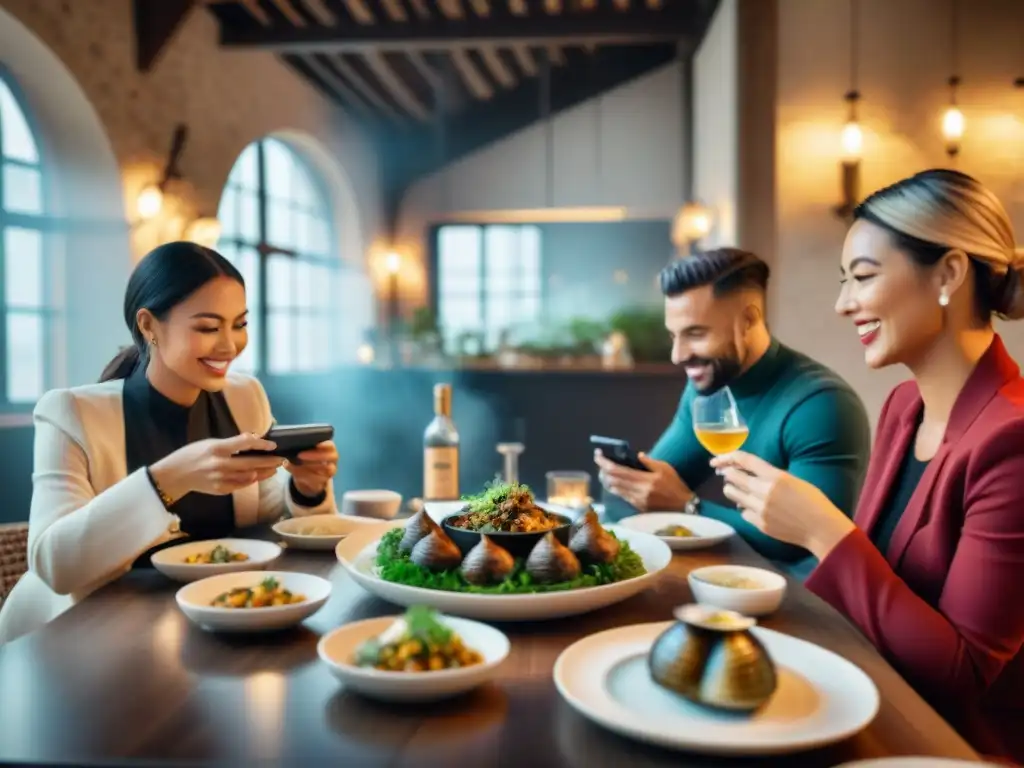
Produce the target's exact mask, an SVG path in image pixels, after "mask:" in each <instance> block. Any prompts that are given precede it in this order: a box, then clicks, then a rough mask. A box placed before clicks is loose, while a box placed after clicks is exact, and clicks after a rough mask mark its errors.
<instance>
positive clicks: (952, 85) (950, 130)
mask: <svg viewBox="0 0 1024 768" xmlns="http://www.w3.org/2000/svg"><path fill="white" fill-rule="evenodd" d="M959 85H960V78H959V77H956V76H955V75H954V76H953V77H951V78H949V101H950V104H949V108H948V109H947V110H946V112H945V114H943V116H942V136H943V137H944V138H945V140H946V154H947V155H949V156H950V157H956V155H957V154H959V152H960V140H961V139H962V138H963V136H964V125H965V121H964V113H963V112H961V111H960V108H959V107H958V106H957V104H956V89H957V86H959Z"/></svg>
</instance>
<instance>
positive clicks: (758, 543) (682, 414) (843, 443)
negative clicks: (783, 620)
mask: <svg viewBox="0 0 1024 768" xmlns="http://www.w3.org/2000/svg"><path fill="white" fill-rule="evenodd" d="M729 388H730V390H732V393H733V396H734V397H735V398H736V404H737V406H738V407H739V410H740V413H741V414H742V415H743V418H744V419H745V420H746V422H747V425H748V426H749V428H750V435H749V437H748V438H747V441H746V443H745V444H744V445H743V447H742V449H741V450H743V451H745V452H747V453H751V454H754V455H755V456H760V457H761V458H762V459H764V460H765V461H767V462H769V463H771V464H772V465H773V466H776V467H779V468H780V469H784V470H786V471H788V472H790V473H792V474H793V475H795V476H796V477H799V478H802V479H803V480H806V481H808V482H809V483H811V484H813V485H815V486H817V487H818V488H819V489H821V490H822V491H823V492H824V493H825V495H826V496H828V497H829V499H830V500H831V501H832V503H833V504H835V505H836V506H837V507H838V508H839V509H841V510H842V511H843V512H844V513H845V514H846V515H848V516H850V517H852V516H853V511H854V507H855V504H856V502H857V496H858V495H859V493H860V486H861V483H862V482H863V480H864V473H865V471H866V469H867V463H868V455H869V453H870V450H871V428H870V426H869V424H868V418H867V413H866V411H865V409H864V404H863V403H862V402H861V400H860V398H859V397H857V395H856V394H855V393H854V391H853V390H852V389H851V388H850V386H849V385H848V384H847V383H846V382H845V381H843V380H842V379H841V378H840V377H839V376H838V375H837V374H835V373H833V372H832V371H831V370H829V369H828V368H826V367H825V366H823V365H821V364H820V363H818V362H815V361H814V360H812V359H810V358H809V357H807V356H806V355H803V354H801V353H799V352H797V351H795V350H792V349H790V348H788V347H786V346H785V345H783V344H780V343H779V342H778V341H777V340H775V339H773V340H772V343H771V345H770V346H769V348H768V351H767V352H766V353H765V354H764V356H763V357H762V358H761V359H760V360H758V361H757V363H755V364H754V365H753V366H751V368H750V370H748V371H746V372H745V373H744V374H743V375H742V376H740V377H739V378H737V379H736V380H735V381H734V382H732V383H731V384H730V385H729ZM695 396H696V392H695V391H694V388H693V387H691V386H687V387H686V389H685V390H684V391H683V396H682V398H681V400H680V402H679V410H678V411H677V412H676V415H675V418H674V419H673V420H672V423H671V424H670V425H669V427H668V429H667V430H666V431H665V433H664V434H663V435H662V436H661V438H660V439H659V440H658V442H657V444H656V445H655V446H654V448H653V449H652V450H651V451H650V456H651V458H655V459H660V460H662V461H666V462H668V463H669V464H671V465H672V466H673V467H675V469H676V471H677V472H678V473H679V476H680V477H681V478H682V479H683V480H684V481H685V482H686V484H687V485H688V486H689V487H690V488H691V489H692V490H694V491H695V492H697V493H698V495H701V505H700V511H701V514H703V515H706V516H707V517H713V518H715V519H718V520H721V521H723V522H725V523H728V524H729V525H731V526H732V527H733V528H735V529H736V531H737V532H738V533H739V534H740V535H741V536H743V538H744V539H746V540H747V541H748V542H749V543H750V544H751V546H753V547H754V549H756V550H757V551H758V552H760V553H761V554H762V555H764V556H765V557H768V558H770V559H772V560H780V561H783V562H788V563H794V562H796V561H799V560H803V559H805V558H807V557H808V552H807V551H806V550H804V549H801V548H800V547H795V546H792V545H790V544H785V543H783V542H780V541H778V540H776V539H773V538H771V537H770V536H766V535H765V534H763V533H761V532H760V531H759V530H757V529H756V528H755V527H754V526H752V525H751V524H750V523H748V522H746V521H745V520H744V519H743V518H742V517H741V515H740V512H739V511H738V510H737V509H736V507H735V506H734V505H733V504H732V503H731V502H729V501H728V500H727V499H725V497H724V496H722V495H721V479H720V478H718V477H717V475H715V472H714V470H713V469H712V468H711V467H710V466H709V462H710V460H711V454H710V453H708V452H707V450H705V449H704V447H703V446H702V445H701V444H700V443H699V442H697V438H696V437H695V436H694V434H693V419H692V416H691V404H692V402H693V399H694V397H695ZM706 486H710V487H711V489H712V490H711V491H710V493H709V494H708V496H705V495H704V493H705V492H707V491H706ZM714 496H717V497H718V498H717V499H716V500H712V498H713V497H714ZM709 497H711V498H709Z"/></svg>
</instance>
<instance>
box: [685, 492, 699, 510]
mask: <svg viewBox="0 0 1024 768" xmlns="http://www.w3.org/2000/svg"><path fill="white" fill-rule="evenodd" d="M683 512H685V513H686V514H688V515H699V514H700V496H698V495H697V494H696V493H695V494H693V495H692V496H690V499H689V501H687V502H686V504H684V505H683Z"/></svg>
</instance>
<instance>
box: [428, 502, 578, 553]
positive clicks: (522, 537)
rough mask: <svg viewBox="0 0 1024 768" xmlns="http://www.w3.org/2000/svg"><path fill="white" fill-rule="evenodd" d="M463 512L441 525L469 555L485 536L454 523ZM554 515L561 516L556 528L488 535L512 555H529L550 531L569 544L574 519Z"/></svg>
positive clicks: (463, 551) (450, 517)
mask: <svg viewBox="0 0 1024 768" xmlns="http://www.w3.org/2000/svg"><path fill="white" fill-rule="evenodd" d="M461 514H462V513H461V512H457V513H455V514H454V515H449V516H448V517H446V518H445V519H444V520H442V521H441V527H442V528H443V529H444V532H445V533H446V534H448V537H449V538H450V539H451V540H452V541H454V542H455V545H456V546H457V547H458V548H459V551H461V552H462V554H463V555H468V554H469V551H470V550H471V549H473V547H475V546H476V545H477V544H479V543H480V537H481V536H483V534H482V533H480V531H470V530H467V529H465V528H456V527H455V526H454V525H452V524H451V521H452V520H453V519H454V518H456V517H459V516H460V515H461ZM552 514H553V513H552ZM554 516H555V517H557V518H559V521H560V524H559V525H558V526H557V527H556V528H550V529H546V530H543V531H531V532H529V533H513V532H511V531H495V532H493V533H488V534H487V536H488V538H490V540H491V541H493V542H494V543H495V544H497V545H498V546H499V547H502V548H503V549H506V550H508V552H509V554H510V555H512V557H529V556H530V552H532V551H533V548H534V547H535V546H536V545H537V542H539V541H540V540H541V539H543V538H544V537H545V536H547V535H548V533H554V534H555V538H556V539H558V540H559V541H560V542H562V543H563V544H565V545H566V546H568V545H569V534H570V532H571V528H572V520H571V519H570V518H568V517H566V516H565V515H554Z"/></svg>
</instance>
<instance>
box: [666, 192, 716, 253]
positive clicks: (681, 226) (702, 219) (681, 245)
mask: <svg viewBox="0 0 1024 768" xmlns="http://www.w3.org/2000/svg"><path fill="white" fill-rule="evenodd" d="M712 223H713V216H712V214H711V211H710V210H709V209H708V208H707V207H706V206H704V205H703V204H701V203H699V202H696V201H691V202H688V203H686V204H685V205H683V207H682V208H680V209H679V212H678V213H677V214H676V216H675V218H674V219H673V220H672V244H673V245H675V247H676V249H677V250H678V251H679V252H680V253H684V252H686V251H689V252H690V253H693V252H694V251H695V250H696V249H697V245H698V243H699V242H700V241H701V240H702V239H703V238H705V237H707V236H708V234H709V233H710V232H711V226H712Z"/></svg>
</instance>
